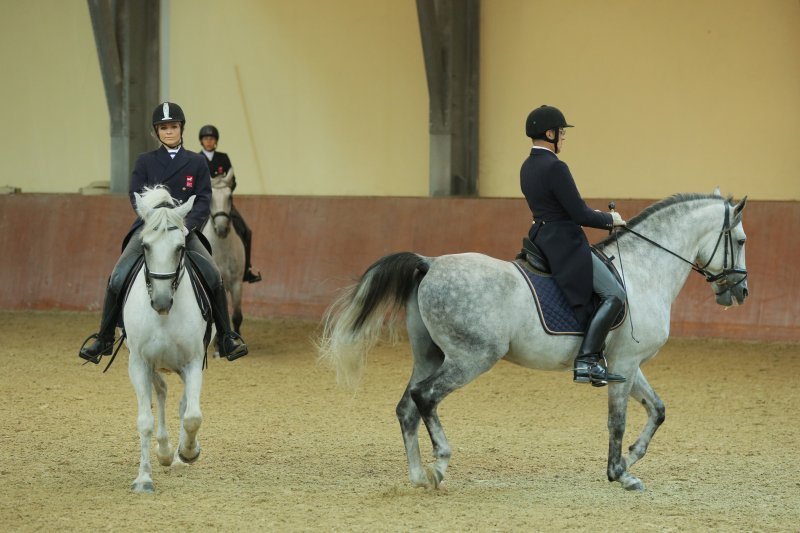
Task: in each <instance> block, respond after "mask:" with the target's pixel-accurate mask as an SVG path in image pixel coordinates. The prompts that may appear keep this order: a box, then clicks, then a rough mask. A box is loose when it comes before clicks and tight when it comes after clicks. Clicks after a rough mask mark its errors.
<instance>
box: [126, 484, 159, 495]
mask: <svg viewBox="0 0 800 533" xmlns="http://www.w3.org/2000/svg"><path fill="white" fill-rule="evenodd" d="M131 490H132V491H133V492H136V493H138V494H152V493H154V492H155V491H156V488H155V487H154V486H153V482H152V481H146V482H144V483H137V482H135V481H134V482H133V483H132V484H131Z"/></svg>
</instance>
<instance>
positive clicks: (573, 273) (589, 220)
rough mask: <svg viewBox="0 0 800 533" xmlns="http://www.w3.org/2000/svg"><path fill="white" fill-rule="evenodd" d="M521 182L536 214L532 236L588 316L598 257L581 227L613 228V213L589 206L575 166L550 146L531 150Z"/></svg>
mask: <svg viewBox="0 0 800 533" xmlns="http://www.w3.org/2000/svg"><path fill="white" fill-rule="evenodd" d="M520 187H521V188H522V194H524V195H525V199H526V200H527V201H528V207H530V209H531V213H532V214H533V225H532V226H531V229H530V231H529V233H528V238H530V240H532V241H533V242H535V243H536V244H537V245H538V246H539V248H540V249H541V250H542V253H544V255H545V256H546V257H547V260H548V262H549V263H550V268H551V270H552V271H553V277H554V278H555V280H556V283H558V286H559V287H560V288H561V290H562V291H563V292H564V295H565V296H566V298H567V301H569V303H570V305H572V307H573V309H574V310H575V312H576V315H577V316H578V317H579V318H580V319H581V321H585V320H586V319H587V318H588V315H589V314H590V313H591V301H592V256H591V250H590V248H589V240H588V239H587V238H586V234H585V233H584V232H583V229H582V228H581V226H587V227H591V228H601V229H611V224H612V219H611V214H609V213H605V212H599V211H595V210H594V209H591V208H590V207H589V206H587V205H586V202H584V201H583V198H581V195H580V193H579V192H578V187H577V186H576V185H575V180H574V179H573V178H572V174H571V173H570V171H569V167H568V166H567V165H566V163H564V162H563V161H561V160H559V159H558V156H556V154H554V153H553V152H551V151H550V150H546V149H540V148H533V149H531V154H530V156H529V157H528V158H527V159H526V160H525V162H523V163H522V168H521V169H520Z"/></svg>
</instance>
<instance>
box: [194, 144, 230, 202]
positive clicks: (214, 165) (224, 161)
mask: <svg viewBox="0 0 800 533" xmlns="http://www.w3.org/2000/svg"><path fill="white" fill-rule="evenodd" d="M201 155H202V154H201ZM203 157H204V158H205V160H206V162H208V171H209V172H210V173H211V177H212V178H213V177H216V176H224V175H225V174H227V173H228V171H229V170H230V169H231V167H232V166H233V165H232V164H231V158H230V157H228V154H226V153H225V152H218V151H216V150H214V155H213V156H211V159H208V158H207V157H205V156H203ZM234 189H236V175H235V174H234V176H233V183H231V192H233V190H234Z"/></svg>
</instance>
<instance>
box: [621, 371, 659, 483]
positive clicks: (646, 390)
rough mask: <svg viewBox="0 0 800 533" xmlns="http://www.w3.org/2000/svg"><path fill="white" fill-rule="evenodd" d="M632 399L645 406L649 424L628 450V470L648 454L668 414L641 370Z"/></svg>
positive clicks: (633, 389) (637, 375)
mask: <svg viewBox="0 0 800 533" xmlns="http://www.w3.org/2000/svg"><path fill="white" fill-rule="evenodd" d="M631 397H632V398H634V399H635V400H636V401H637V402H639V403H641V404H642V405H643V406H644V408H645V410H646V411H647V423H646V424H645V426H644V429H642V433H641V434H640V435H639V438H638V439H636V442H634V443H633V444H632V445H631V447H630V448H628V451H629V452H630V453H628V457H627V458H626V459H625V463H626V465H627V467H628V468H630V467H631V466H633V465H634V464H635V463H636V461H638V460H639V459H641V458H642V457H644V454H645V453H647V446H648V445H649V444H650V440H651V439H652V438H653V435H655V433H656V431H657V430H658V428H659V426H661V424H663V423H664V417H665V412H666V410H665V408H664V402H662V401H661V398H659V397H658V394H656V392H655V391H654V390H653V388H652V387H651V386H650V384H649V383H648V382H647V379H645V377H644V374H642V371H641V369H639V371H638V372H637V373H636V378H635V379H634V382H633V387H632V388H631Z"/></svg>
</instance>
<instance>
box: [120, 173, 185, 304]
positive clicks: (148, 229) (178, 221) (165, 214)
mask: <svg viewBox="0 0 800 533" xmlns="http://www.w3.org/2000/svg"><path fill="white" fill-rule="evenodd" d="M134 195H135V197H136V212H137V213H138V214H139V216H140V217H141V218H142V220H143V221H144V227H143V228H142V233H141V239H142V248H143V249H144V269H145V282H146V284H147V292H148V293H149V294H150V305H151V307H152V308H153V309H154V310H155V311H156V312H157V313H158V314H160V315H165V314H167V313H169V310H170V309H171V308H172V301H173V295H174V294H175V290H176V289H177V288H178V284H179V283H180V280H181V278H182V276H183V272H184V268H183V261H184V255H185V251H186V239H185V237H184V229H185V228H184V225H183V219H184V218H185V217H186V215H187V214H188V213H189V211H191V209H192V206H193V205H194V199H195V197H194V196H192V197H191V198H189V200H188V201H187V202H185V203H184V204H182V205H177V206H176V203H175V200H174V199H173V198H172V197H171V196H170V194H169V192H168V191H167V189H165V188H163V187H160V186H159V187H156V188H154V189H145V191H144V192H143V193H142V194H141V195H139V194H138V193H134Z"/></svg>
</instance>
